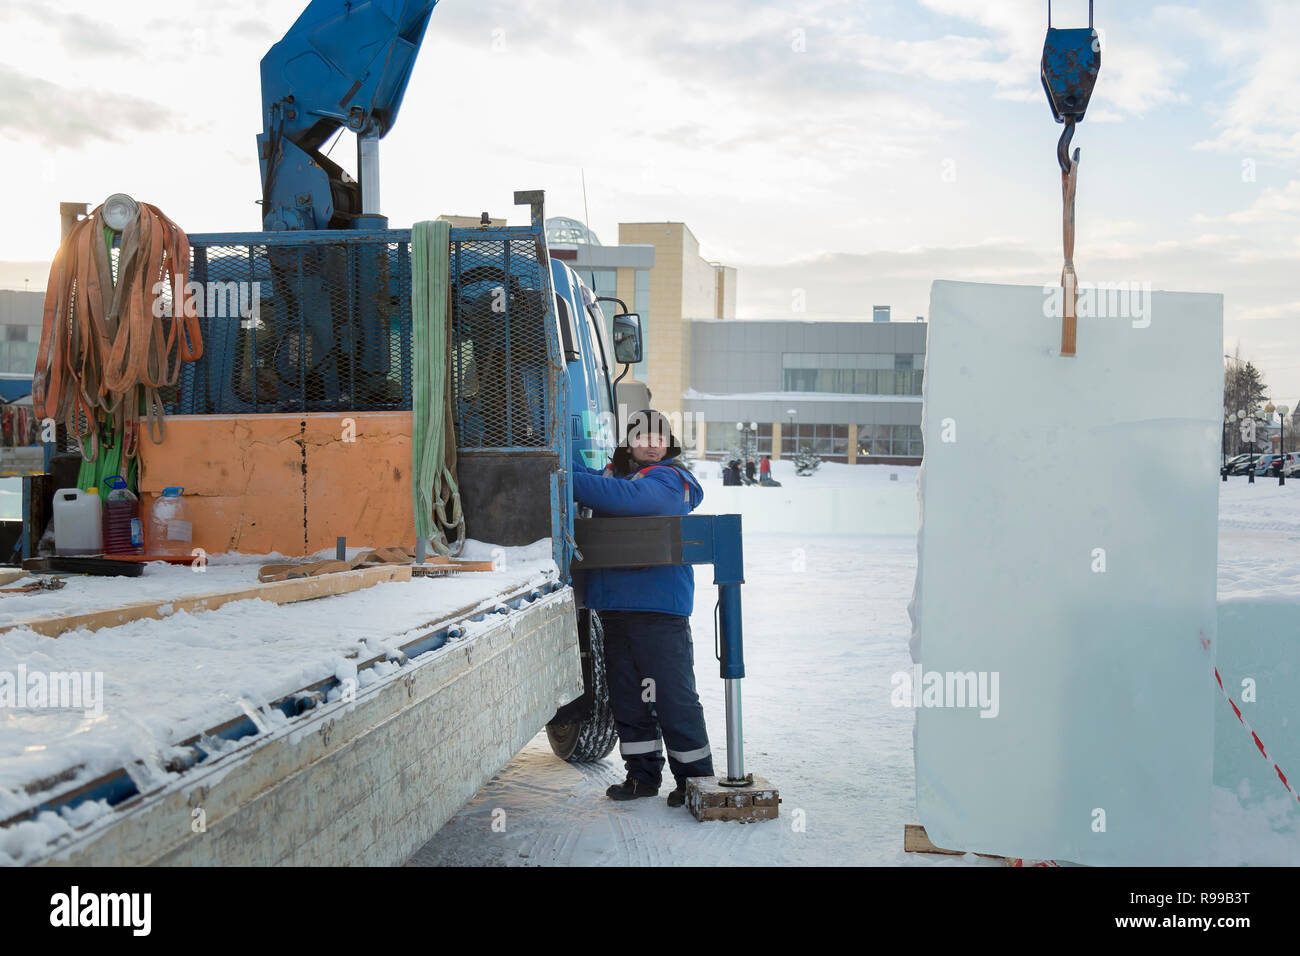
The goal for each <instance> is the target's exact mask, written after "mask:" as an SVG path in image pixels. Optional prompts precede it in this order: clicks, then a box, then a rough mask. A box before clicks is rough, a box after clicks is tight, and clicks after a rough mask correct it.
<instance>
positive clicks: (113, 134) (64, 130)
mask: <svg viewBox="0 0 1300 956" xmlns="http://www.w3.org/2000/svg"><path fill="white" fill-rule="evenodd" d="M165 116H166V111H165V110H164V109H163V107H161V106H159V105H157V104H156V103H151V102H149V101H148V100H143V99H140V98H138V97H134V96H126V95H123V94H120V93H104V92H100V91H99V90H93V89H75V90H74V89H67V88H65V87H62V86H56V85H55V84H53V83H51V82H49V81H48V80H42V79H39V78H37V77H34V76H29V75H27V74H25V73H19V72H18V71H17V70H14V69H11V68H9V67H8V66H5V65H4V64H0V133H3V134H5V135H7V136H10V137H12V138H14V139H18V140H26V141H28V142H34V143H36V144H38V145H40V146H44V147H50V148H59V147H67V148H78V147H83V146H88V145H90V144H92V143H94V142H96V141H103V142H110V143H122V142H128V141H129V140H130V138H131V134H132V133H134V132H152V131H156V130H161V129H164V128H165V127H166V125H167V124H166V120H165Z"/></svg>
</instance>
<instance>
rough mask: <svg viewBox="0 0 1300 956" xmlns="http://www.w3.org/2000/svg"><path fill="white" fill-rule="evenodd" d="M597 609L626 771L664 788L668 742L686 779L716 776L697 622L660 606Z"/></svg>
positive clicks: (672, 765) (673, 765)
mask: <svg viewBox="0 0 1300 956" xmlns="http://www.w3.org/2000/svg"><path fill="white" fill-rule="evenodd" d="M597 614H598V616H599V617H600V623H601V625H602V626H603V628H604V631H605V669H606V671H607V673H608V675H609V700H610V706H611V709H612V710H613V711H614V723H615V724H616V725H617V727H618V738H619V744H618V746H619V752H620V753H621V754H622V755H623V762H624V763H625V764H626V765H627V775H628V776H629V777H630V778H632V779H634V780H640V781H642V782H643V783H648V784H650V785H651V786H653V787H657V786H659V785H660V784H661V783H662V782H663V770H664V749H665V746H666V747H667V751H668V767H669V769H670V770H671V771H672V774H673V777H675V778H676V779H677V780H678V781H679V782H680V781H681V780H682V779H683V778H685V777H709V776H712V775H713V757H712V754H711V752H710V750H709V735H708V732H707V731H706V730H705V728H704V708H703V707H702V706H700V697H699V694H697V693H696V691H695V645H694V642H692V640H691V622H690V619H689V618H686V617H682V616H681V615H679V614H663V613H660V612H659V611H598V612H597ZM661 731H662V740H661V739H660V732H661Z"/></svg>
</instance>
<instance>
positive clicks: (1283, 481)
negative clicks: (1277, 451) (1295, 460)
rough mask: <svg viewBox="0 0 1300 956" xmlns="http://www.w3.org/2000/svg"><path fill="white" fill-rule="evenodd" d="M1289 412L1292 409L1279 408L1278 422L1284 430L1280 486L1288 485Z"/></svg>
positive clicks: (1283, 406) (1278, 470) (1278, 479)
mask: <svg viewBox="0 0 1300 956" xmlns="http://www.w3.org/2000/svg"><path fill="white" fill-rule="evenodd" d="M1289 411H1290V409H1289V408H1287V407H1286V406H1285V405H1279V406H1278V407H1277V420H1278V423H1279V424H1280V425H1281V430H1282V448H1281V454H1282V461H1281V463H1280V464H1279V465H1278V468H1277V483H1278V484H1279V485H1285V484H1286V413H1287V412H1289Z"/></svg>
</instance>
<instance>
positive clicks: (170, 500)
mask: <svg viewBox="0 0 1300 956" xmlns="http://www.w3.org/2000/svg"><path fill="white" fill-rule="evenodd" d="M184 490H185V489H184V488H164V489H163V493H162V497H161V498H159V499H158V500H157V501H155V502H154V503H153V508H152V509H150V511H149V553H150V554H168V555H185V556H186V557H188V556H189V554H190V551H191V548H192V545H191V544H190V539H191V538H192V537H193V526H192V525H191V524H190V520H189V513H188V511H187V510H186V508H185V499H184V498H182V497H181V492H183V491H184Z"/></svg>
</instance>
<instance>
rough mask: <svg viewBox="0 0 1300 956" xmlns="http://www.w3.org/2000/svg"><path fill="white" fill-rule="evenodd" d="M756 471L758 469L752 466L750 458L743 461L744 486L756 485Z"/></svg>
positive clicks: (752, 460)
mask: <svg viewBox="0 0 1300 956" xmlns="http://www.w3.org/2000/svg"><path fill="white" fill-rule="evenodd" d="M757 471H758V469H757V467H755V465H754V459H752V458H748V459H746V460H745V483H746V484H749V485H755V484H758V479H757V478H755V473H756V472H757Z"/></svg>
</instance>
